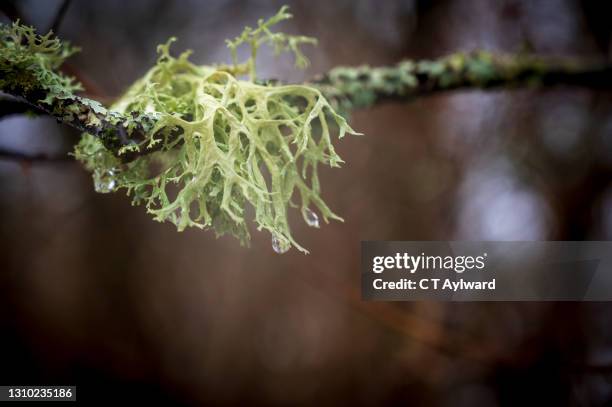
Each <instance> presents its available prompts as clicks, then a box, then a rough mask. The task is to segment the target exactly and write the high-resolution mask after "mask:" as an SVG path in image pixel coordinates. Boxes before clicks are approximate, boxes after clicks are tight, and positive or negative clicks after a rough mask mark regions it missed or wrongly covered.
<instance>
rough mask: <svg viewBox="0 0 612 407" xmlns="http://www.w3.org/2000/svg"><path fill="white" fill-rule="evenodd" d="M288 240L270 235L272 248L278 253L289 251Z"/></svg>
mask: <svg viewBox="0 0 612 407" xmlns="http://www.w3.org/2000/svg"><path fill="white" fill-rule="evenodd" d="M290 247H291V246H290V245H289V242H287V241H285V240H281V239H279V238H278V237H276V236H274V235H272V249H274V251H275V252H276V253H278V254H283V253H287V252H288V251H289V248H290Z"/></svg>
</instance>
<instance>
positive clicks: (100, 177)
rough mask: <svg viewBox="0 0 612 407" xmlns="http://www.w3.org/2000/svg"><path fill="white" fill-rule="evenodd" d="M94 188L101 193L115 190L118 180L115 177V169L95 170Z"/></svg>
mask: <svg viewBox="0 0 612 407" xmlns="http://www.w3.org/2000/svg"><path fill="white" fill-rule="evenodd" d="M93 179H94V189H95V190H96V192H99V193H101V194H107V193H109V192H112V191H114V190H115V187H116V186H117V180H116V179H115V170H113V169H111V170H107V171H99V170H96V171H94V175H93Z"/></svg>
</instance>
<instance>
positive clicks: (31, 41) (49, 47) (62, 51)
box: [0, 22, 82, 103]
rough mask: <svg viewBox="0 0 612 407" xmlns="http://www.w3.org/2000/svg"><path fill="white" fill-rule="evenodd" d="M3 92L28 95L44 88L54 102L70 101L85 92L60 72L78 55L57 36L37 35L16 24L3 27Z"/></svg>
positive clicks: (0, 50)
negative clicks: (68, 99)
mask: <svg viewBox="0 0 612 407" xmlns="http://www.w3.org/2000/svg"><path fill="white" fill-rule="evenodd" d="M0 39H1V40H0V73H2V75H1V76H0V89H3V90H5V91H15V92H18V93H28V92H32V91H38V90H40V89H41V88H42V89H43V90H44V91H45V95H46V96H47V99H46V100H43V103H50V101H51V99H52V98H62V97H70V96H72V95H73V94H74V92H76V91H79V90H81V89H82V88H81V85H80V84H79V83H77V82H75V81H74V79H73V78H71V77H68V76H66V75H62V74H61V73H58V72H57V69H58V68H59V67H60V66H61V65H62V63H63V62H64V61H65V60H66V58H68V57H69V56H70V55H72V54H74V53H75V52H77V51H78V48H75V47H73V46H71V45H70V44H69V43H68V42H63V41H60V40H59V39H57V38H55V37H53V33H52V32H49V33H48V34H46V35H37V34H36V32H35V30H34V28H32V27H28V26H24V25H21V24H19V22H14V23H12V24H0Z"/></svg>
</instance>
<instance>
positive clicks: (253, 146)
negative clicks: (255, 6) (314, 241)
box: [75, 7, 355, 252]
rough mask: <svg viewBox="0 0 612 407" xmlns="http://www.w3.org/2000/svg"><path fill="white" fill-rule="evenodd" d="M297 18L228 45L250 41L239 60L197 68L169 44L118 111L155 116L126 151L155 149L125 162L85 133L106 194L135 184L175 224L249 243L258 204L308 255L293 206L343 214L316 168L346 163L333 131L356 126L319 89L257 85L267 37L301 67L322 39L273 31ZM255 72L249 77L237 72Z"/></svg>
mask: <svg viewBox="0 0 612 407" xmlns="http://www.w3.org/2000/svg"><path fill="white" fill-rule="evenodd" d="M289 17H291V16H290V14H288V13H287V11H286V8H284V7H283V8H282V9H281V10H280V11H279V13H278V14H276V15H275V16H274V17H272V18H271V19H269V20H267V21H263V20H260V21H259V23H258V27H257V28H256V29H251V28H246V29H245V30H244V32H243V33H242V35H241V36H239V37H237V38H236V39H235V40H233V41H229V43H228V45H229V47H230V49H231V50H232V51H233V54H234V55H235V49H236V48H237V47H238V46H240V45H242V44H247V45H249V46H250V47H251V56H250V58H249V59H248V60H247V61H246V62H244V63H240V64H239V63H238V62H237V61H235V60H234V64H233V65H230V66H196V65H194V64H193V63H191V62H190V61H189V59H188V57H189V52H185V53H183V54H181V55H180V56H179V57H178V58H175V57H173V56H172V55H171V54H170V52H169V47H170V44H171V43H172V41H174V39H171V40H170V41H168V42H167V43H166V44H164V45H161V46H160V47H159V48H158V53H159V58H158V60H157V64H156V65H155V66H154V67H153V68H152V69H151V70H150V71H149V72H147V73H146V74H145V76H144V77H143V78H141V79H140V80H138V81H137V82H136V83H134V85H133V86H132V87H131V88H130V89H129V90H128V91H127V92H126V93H125V95H124V96H122V97H121V98H120V99H119V100H118V101H117V102H116V103H115V104H114V106H112V107H111V109H113V110H115V111H117V112H118V113H120V114H124V115H127V114H130V115H134V116H135V117H136V116H138V115H143V114H147V115H155V117H156V119H157V121H156V124H155V127H154V128H153V129H152V130H151V131H150V132H149V136H148V139H147V140H145V142H144V143H140V144H133V145H131V146H127V147H124V148H123V149H122V152H127V151H132V152H133V151H144V150H147V149H155V150H156V151H154V152H150V151H148V152H147V154H143V155H141V156H139V157H138V158H137V159H135V160H134V161H131V162H129V163H122V162H121V160H120V159H119V158H117V157H116V156H115V155H114V154H113V153H112V152H111V151H108V150H107V149H106V148H105V147H104V146H103V145H102V143H101V142H100V141H99V139H98V138H96V137H94V136H91V135H89V134H85V135H83V138H82V140H81V142H80V143H79V144H78V146H77V147H76V150H75V155H76V157H77V158H78V159H79V160H81V161H82V162H83V163H84V164H85V165H86V167H87V168H88V169H90V170H91V171H93V173H94V181H95V182H96V185H97V187H98V190H100V191H101V192H106V191H110V190H117V189H126V190H127V192H128V194H131V195H132V196H133V202H134V203H135V204H144V205H145V206H146V208H147V210H148V212H150V213H151V214H153V216H154V219H155V220H158V221H160V222H161V221H170V222H172V223H174V224H175V225H176V226H177V227H178V230H179V231H181V230H184V229H185V228H186V227H189V226H195V227H199V228H208V227H211V228H213V229H214V230H215V231H216V232H217V234H218V235H221V234H224V233H231V234H233V235H235V236H236V237H238V238H239V239H240V240H241V241H242V242H243V243H247V242H248V240H249V230H248V226H247V221H246V218H247V207H248V206H249V205H250V206H252V208H253V212H254V220H255V222H256V224H257V227H258V229H260V230H261V229H266V230H268V231H269V232H270V233H271V234H272V238H273V242H274V245H275V248H276V250H277V251H280V252H282V251H285V250H286V248H288V247H289V246H294V247H296V248H298V249H299V250H301V251H304V252H306V250H305V249H304V248H303V247H301V246H300V245H299V244H298V243H297V242H296V241H295V239H294V238H293V236H292V234H291V232H290V227H289V222H288V217H287V210H288V207H289V206H294V207H299V208H301V211H302V214H303V216H304V219H305V221H306V222H307V223H309V224H312V220H311V219H310V218H311V217H312V212H311V211H312V210H313V209H314V210H316V211H318V212H319V213H320V214H321V215H322V217H323V219H324V220H325V221H326V222H327V221H328V220H329V219H338V220H340V218H339V217H338V216H337V215H335V214H334V213H333V212H332V211H331V210H330V209H329V208H328V206H327V205H326V204H325V202H324V201H323V200H322V199H321V196H320V184H319V178H318V172H317V170H318V166H319V165H329V166H332V167H338V166H339V165H340V163H342V160H341V159H340V157H339V156H338V155H337V154H336V152H335V150H334V147H333V144H332V130H333V129H332V127H333V128H337V132H338V137H339V138H341V137H342V136H343V135H344V134H346V133H352V134H355V132H354V131H353V130H352V129H351V128H350V127H349V125H348V124H347V123H346V121H345V119H344V118H343V117H342V116H340V115H338V114H337V113H336V112H335V111H334V110H333V109H332V107H331V106H330V104H329V102H328V101H327V100H326V98H325V97H324V96H323V94H322V93H321V91H320V90H318V89H317V88H315V87H311V86H304V85H284V86H277V85H273V84H265V85H263V84H259V83H258V82H257V78H256V72H255V62H256V61H255V57H256V55H257V51H258V48H259V46H260V45H262V44H264V43H270V44H272V45H273V46H275V48H276V49H277V50H278V51H282V50H290V51H293V52H294V53H295V55H296V63H297V64H298V65H303V64H304V63H305V61H306V60H305V57H304V56H303V54H301V52H299V48H298V46H299V45H300V44H303V43H313V42H314V40H312V39H310V38H307V37H295V36H290V35H286V34H282V33H277V32H272V31H271V26H272V25H273V24H276V23H278V22H279V21H282V20H284V19H287V18H289ZM247 73H248V74H249V75H250V76H249V79H248V80H241V79H238V78H237V77H236V76H235V75H240V74H247Z"/></svg>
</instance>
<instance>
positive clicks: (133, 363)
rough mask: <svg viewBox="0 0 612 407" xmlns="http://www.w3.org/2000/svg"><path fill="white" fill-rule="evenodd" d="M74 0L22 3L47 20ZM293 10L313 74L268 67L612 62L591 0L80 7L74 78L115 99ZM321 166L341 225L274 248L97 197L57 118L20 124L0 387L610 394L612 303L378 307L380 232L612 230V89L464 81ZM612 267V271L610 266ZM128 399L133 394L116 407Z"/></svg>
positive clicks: (4, 226)
mask: <svg viewBox="0 0 612 407" xmlns="http://www.w3.org/2000/svg"><path fill="white" fill-rule="evenodd" d="M62 3H63V1H43V0H37V1H33V0H32V1H6V0H5V1H3V2H2V7H1V10H2V11H3V13H4V14H3V15H2V17H1V20H2V21H3V22H7V21H9V17H10V18H15V17H17V16H19V17H20V18H21V19H22V20H23V21H25V22H27V23H29V24H32V25H34V26H36V27H37V28H39V29H40V30H42V31H45V30H47V29H48V28H49V27H50V26H51V25H52V24H53V21H54V19H55V16H56V15H57V13H58V10H59V9H60V7H61V5H62ZM285 3H287V4H289V5H290V6H291V10H292V12H293V13H294V14H295V19H294V20H292V21H290V22H287V23H284V24H283V26H282V27H281V28H282V29H284V30H286V31H288V32H292V33H301V34H305V35H312V36H315V37H318V38H319V46H318V47H317V48H312V49H307V54H308V55H309V57H310V59H311V62H312V64H311V66H310V68H309V69H308V70H306V71H305V72H299V71H296V70H294V68H293V66H292V59H291V58H290V57H287V58H285V57H281V58H279V59H273V58H271V56H270V54H269V53H268V54H266V55H264V57H263V58H261V59H260V64H259V72H260V73H261V76H262V77H270V78H279V79H282V80H285V81H295V82H299V81H302V80H305V79H307V78H310V77H312V76H314V75H315V74H317V73H322V72H325V71H327V70H329V69H331V68H332V67H334V66H337V65H358V64H370V65H384V64H391V63H394V62H397V61H399V60H400V59H402V58H435V57H439V56H443V55H445V54H447V53H450V52H453V51H457V50H465V51H469V50H473V49H477V48H483V49H487V50H492V51H506V52H520V51H529V52H534V53H537V54H542V55H559V56H574V57H581V58H587V59H598V60H609V59H610V57H611V42H610V34H611V30H612V21H611V20H610V18H609V15H610V13H609V10H608V9H607V6H606V2H591V1H587V0H583V1H573V0H550V1H537V2H536V1H529V0H524V1H522V0H500V1H493V0H466V1H462V0H454V1H453V0H442V1H432V0H401V1H397V2H394V1H378V0H363V1H355V0H340V1H329V0H309V1H295V2H294V1H289V0H286V1H282V2H278V1H263V0H261V1H249V2H246V1H235V0H214V1H195V0H191V1H173V2H169V1H161V0H158V1H135V0H134V1H125V0H121V1H119V0H111V1H104V2H90V1H77V0H75V1H72V2H70V4H69V6H68V8H67V9H66V12H65V14H64V16H63V18H62V20H61V24H60V25H59V27H58V34H59V35H60V36H61V37H62V38H64V39H68V40H70V41H71V42H73V43H75V44H77V45H79V46H81V47H82V49H83V50H82V52H81V53H80V54H78V55H76V56H75V57H73V58H71V60H70V62H69V63H68V65H67V66H66V68H65V69H66V71H67V72H70V73H72V74H74V75H77V76H78V77H79V79H80V80H81V81H82V82H83V83H84V84H85V86H86V88H87V92H86V93H87V95H89V96H92V97H95V98H98V99H100V100H103V101H105V102H111V101H112V100H113V98H114V97H116V96H118V95H119V94H120V93H121V92H122V90H124V89H125V88H126V87H127V86H128V85H129V84H130V83H131V82H132V81H134V80H136V79H137V78H138V77H139V76H141V75H142V74H143V73H144V72H145V71H146V70H147V69H148V68H149V67H150V66H151V65H152V64H153V63H154V61H155V58H156V54H155V48H156V45H157V44H158V43H161V42H164V41H165V40H166V39H167V38H168V37H170V36H177V37H178V38H179V42H178V43H177V44H176V46H175V47H174V50H175V51H176V52H179V51H182V50H184V49H187V48H190V49H193V50H194V54H193V60H194V61H196V62H198V63H202V64H210V63H219V62H229V53H228V51H227V49H226V48H225V45H224V39H225V38H232V37H234V36H235V35H237V34H239V33H240V31H241V30H242V27H243V26H245V25H247V24H254V23H255V22H256V20H257V18H259V17H264V16H269V15H272V14H273V13H274V12H276V10H277V9H278V8H279V7H280V6H281V5H282V4H285ZM351 123H352V125H353V127H354V128H355V129H357V130H358V131H361V132H362V133H364V134H365V137H347V138H345V139H343V140H342V141H341V142H339V143H338V152H339V153H340V155H341V156H342V157H343V158H344V159H345V161H346V164H345V165H344V167H343V168H342V169H333V170H330V169H325V170H323V171H322V174H321V179H322V187H323V196H324V198H325V199H326V201H327V202H328V203H329V204H330V206H331V208H332V209H334V210H335V211H336V212H337V213H339V214H340V215H341V216H343V217H344V218H345V222H344V223H332V224H329V225H324V226H323V227H322V228H321V229H319V230H317V229H313V228H309V227H308V226H306V225H305V224H304V223H303V221H301V219H300V215H299V214H298V213H294V214H293V217H292V227H293V230H294V235H295V236H296V237H297V239H298V241H299V242H301V243H302V244H303V245H304V246H305V247H307V248H309V249H310V251H311V254H310V255H303V254H300V253H298V252H297V251H295V250H292V251H290V252H289V253H287V254H285V255H277V254H275V253H274V252H273V250H272V248H271V244H270V236H269V235H268V234H267V233H259V232H257V231H256V230H255V228H252V229H253V239H252V244H251V247H250V248H243V247H241V246H240V245H239V243H238V242H237V241H236V240H235V239H233V238H231V237H223V238H220V239H216V238H215V236H214V233H212V232H204V231H199V230H189V231H185V232H183V233H177V232H176V230H175V228H174V227H173V226H172V225H170V224H159V223H156V222H153V221H152V220H151V219H150V217H149V216H148V215H147V214H146V213H145V211H144V210H143V209H142V208H139V207H132V206H130V200H129V199H128V198H127V197H126V196H125V195H124V194H123V193H116V194H106V195H102V194H96V193H95V192H94V191H93V187H92V181H91V177H90V174H88V173H87V172H86V171H85V170H84V169H83V168H82V167H81V166H80V165H79V164H78V163H75V162H73V161H72V160H71V159H69V158H68V159H63V158H62V157H66V154H67V153H68V152H69V151H71V146H72V145H73V144H74V143H75V141H76V140H77V139H78V134H77V133H76V132H75V131H73V130H71V129H69V128H66V127H63V126H60V125H58V124H57V123H56V122H55V121H54V120H53V119H50V118H44V117H40V118H35V119H31V118H25V117H23V116H10V117H7V118H4V119H3V120H2V121H0V150H2V151H5V152H6V151H13V152H20V153H24V154H29V155H43V156H46V157H49V158H52V159H51V160H42V161H41V160H33V161H28V160H19V159H14V158H10V157H7V156H4V157H3V158H1V159H0V185H1V188H0V255H1V256H0V344H1V345H2V346H0V383H1V384H76V385H77V386H78V393H77V394H78V398H79V400H80V402H82V403H84V404H97V403H104V404H108V403H111V402H112V403H113V404H117V402H116V400H118V398H119V397H122V398H125V399H127V400H128V401H130V402H133V403H137V404H144V403H150V402H157V403H161V404H166V405H205V404H214V405H260V404H262V405H263V404H266V405H331V404H342V405H355V406H358V405H373V404H392V405H433V406H473V405H488V406H504V405H508V406H514V405H519V404H523V405H524V404H534V403H538V404H545V405H585V406H590V405H606V404H610V403H611V402H612V385H611V377H612V376H611V375H612V320H611V318H612V317H610V313H611V311H612V306H610V305H609V304H596V303H474V304H445V303H428V302H414V303H411V302H405V303H384V302H364V301H362V300H361V299H360V294H359V290H360V287H359V274H360V270H359V263H360V241H361V240H452V239H456V240H458V239H474V240H487V239H490V240H547V239H550V240H608V239H611V238H612V183H611V181H612V95H611V94H610V93H609V92H608V93H606V92H596V91H593V90H585V89H571V88H555V89H544V90H500V91H495V92H486V93H485V92H479V91H471V92H467V91H466V92H455V93H449V94H440V95H437V96H432V97H427V98H422V99H419V100H416V101H414V102H412V103H410V104H388V105H384V106H379V107H376V108H373V109H369V110H365V111H358V112H355V113H354V114H353V116H352V117H351ZM610 272H612V270H611V271H610ZM113 401H115V402H113Z"/></svg>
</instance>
